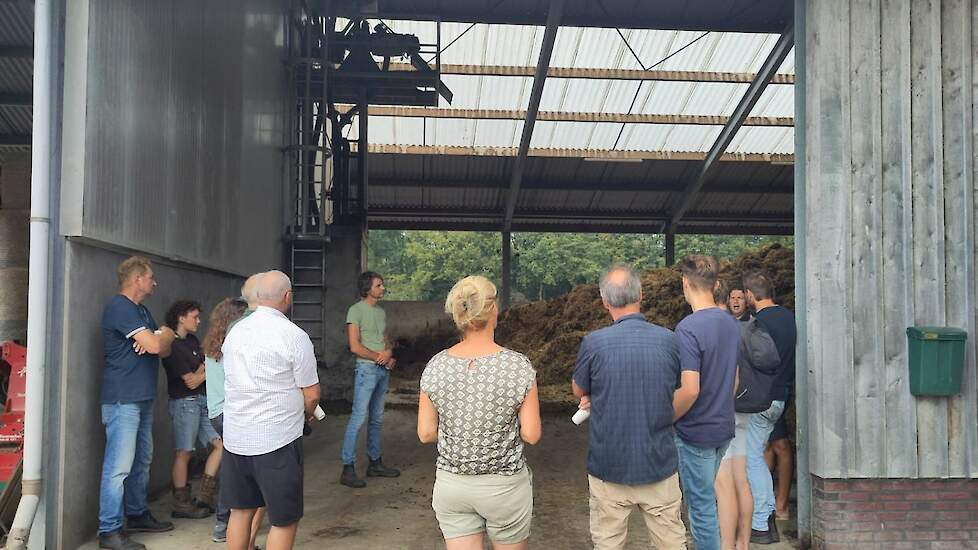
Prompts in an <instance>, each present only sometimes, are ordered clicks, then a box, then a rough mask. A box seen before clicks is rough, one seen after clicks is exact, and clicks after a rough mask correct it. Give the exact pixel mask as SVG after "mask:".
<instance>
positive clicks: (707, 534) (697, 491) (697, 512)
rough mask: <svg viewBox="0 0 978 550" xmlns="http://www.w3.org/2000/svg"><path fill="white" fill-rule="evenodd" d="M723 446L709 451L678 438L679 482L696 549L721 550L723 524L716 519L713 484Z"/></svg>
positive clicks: (725, 446) (725, 448)
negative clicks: (687, 507)
mask: <svg viewBox="0 0 978 550" xmlns="http://www.w3.org/2000/svg"><path fill="white" fill-rule="evenodd" d="M729 444H730V443H729V442H727V443H725V444H724V445H723V446H722V447H717V448H714V449H708V448H703V447H696V446H695V445H690V444H689V443H686V442H685V441H683V440H682V438H681V437H679V436H678V435H677V436H676V450H678V451H679V481H680V482H681V483H682V486H683V498H685V499H686V504H687V505H688V506H689V529H690V531H692V532H693V542H695V543H696V550H720V522H719V520H718V519H717V494H716V490H715V489H714V483H716V479H717V470H719V469H720V461H721V460H723V453H725V452H726V451H727V446H728V445H729Z"/></svg>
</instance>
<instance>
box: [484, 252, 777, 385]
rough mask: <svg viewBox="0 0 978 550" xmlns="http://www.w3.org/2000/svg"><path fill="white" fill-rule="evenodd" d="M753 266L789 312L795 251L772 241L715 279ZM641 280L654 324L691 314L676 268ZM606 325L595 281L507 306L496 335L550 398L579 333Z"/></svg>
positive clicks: (724, 267) (564, 376) (724, 266)
mask: <svg viewBox="0 0 978 550" xmlns="http://www.w3.org/2000/svg"><path fill="white" fill-rule="evenodd" d="M756 269H762V270H764V271H767V272H768V273H770V274H771V277H772V279H773V282H774V287H775V298H776V301H777V302H778V303H779V304H781V305H783V306H785V307H787V308H788V309H791V310H794V307H795V286H794V284H795V281H794V275H795V273H794V251H793V250H792V249H790V248H785V247H783V246H781V245H779V244H773V245H770V246H767V247H765V248H762V249H760V250H757V251H753V252H749V253H747V254H744V255H743V256H741V257H739V258H737V259H736V260H734V261H733V262H722V263H721V270H720V278H721V279H722V280H723V281H725V282H727V283H728V284H738V285H739V283H740V278H741V277H742V276H743V275H744V274H745V273H747V272H749V271H753V270H756ZM641 278H642V311H643V312H644V313H645V317H646V318H647V319H648V320H649V321H651V322H653V323H655V324H657V325H662V326H664V327H668V328H670V329H674V328H675V327H676V325H677V324H678V323H679V321H681V320H682V319H683V317H685V316H686V315H689V313H690V309H689V306H688V305H687V304H686V301H685V300H684V299H683V289H682V281H681V275H680V272H679V269H678V268H676V267H672V268H660V269H653V270H650V271H646V272H644V273H642V274H641ZM610 324H611V317H610V316H609V315H608V312H607V311H605V309H604V308H603V307H602V305H601V297H600V295H599V294H598V285H597V284H589V285H581V286H578V287H575V288H574V289H573V290H571V291H570V292H568V293H567V294H564V295H563V296H559V297H557V298H553V299H551V300H544V301H540V302H532V303H529V304H524V305H519V306H514V307H511V308H509V309H508V310H507V311H506V312H505V313H504V314H503V316H502V318H501V319H500V320H499V326H498V327H497V328H496V339H497V341H498V342H499V343H500V344H502V345H504V346H506V347H508V348H510V349H513V350H516V351H519V352H521V353H524V354H526V355H527V356H528V357H529V358H530V361H532V362H533V366H534V368H536V370H537V382H538V384H539V385H540V386H541V394H542V397H543V398H544V399H547V398H548V397H549V398H550V399H553V398H559V397H561V396H562V395H563V394H565V393H566V394H569V387H570V379H571V376H572V374H573V372H574V362H575V360H576V358H577V348H578V346H580V344H581V339H582V338H584V335H585V334H587V333H588V332H591V331H593V330H596V329H599V328H602V327H606V326H608V325H610ZM552 385H557V386H558V387H556V388H553V389H552V390H551V391H545V390H544V388H543V386H552ZM549 394H553V395H549Z"/></svg>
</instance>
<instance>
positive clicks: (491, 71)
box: [390, 63, 795, 84]
mask: <svg viewBox="0 0 978 550" xmlns="http://www.w3.org/2000/svg"><path fill="white" fill-rule="evenodd" d="M390 70H391V71H392V72H407V73H410V72H417V71H416V70H415V69H414V66H413V65H411V64H410V63H391V65H390ZM535 71H536V67H530V66H513V65H453V64H443V65H442V66H441V74H442V75H460V76H522V77H532V76H533V75H534V74H535ZM547 78H581V79H596V80H635V81H639V80H658V81H665V82H721V83H732V84H750V83H751V82H753V81H754V80H755V79H756V78H757V73H731V72H718V71H655V70H652V71H645V70H642V69H592V68H583V67H582V68H578V67H550V68H549V69H547ZM794 83H795V75H793V74H776V75H774V77H773V78H772V79H771V84H794Z"/></svg>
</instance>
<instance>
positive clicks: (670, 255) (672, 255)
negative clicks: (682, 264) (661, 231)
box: [666, 231, 676, 267]
mask: <svg viewBox="0 0 978 550" xmlns="http://www.w3.org/2000/svg"><path fill="white" fill-rule="evenodd" d="M675 263H676V232H675V231H670V232H668V233H666V267H671V266H672V265H673V264H675Z"/></svg>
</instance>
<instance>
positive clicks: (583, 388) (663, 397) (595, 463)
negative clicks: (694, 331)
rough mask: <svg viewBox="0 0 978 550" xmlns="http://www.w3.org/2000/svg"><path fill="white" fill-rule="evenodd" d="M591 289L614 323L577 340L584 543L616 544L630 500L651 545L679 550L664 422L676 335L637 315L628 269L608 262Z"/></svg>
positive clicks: (671, 456)
mask: <svg viewBox="0 0 978 550" xmlns="http://www.w3.org/2000/svg"><path fill="white" fill-rule="evenodd" d="M599 288H600V292H601V301H602V303H603V304H604V307H605V309H607V310H608V313H610V314H611V317H612V319H614V321H615V322H614V324H613V325H611V326H610V327H607V328H603V329H601V330H597V331H594V332H592V333H590V334H588V335H587V336H585V337H584V340H583V341H582V342H581V348H580V349H579V350H578V352H577V365H576V366H575V367H574V380H573V383H572V388H573V390H574V395H576V396H577V397H579V398H580V399H581V408H585V409H586V408H588V407H590V409H591V419H590V430H591V432H590V447H589V450H588V460H587V471H588V485H589V488H590V501H591V502H590V508H591V540H592V541H593V542H594V548H595V550H610V549H612V548H624V546H625V538H626V536H627V533H628V516H629V515H630V514H631V512H632V509H633V508H634V507H635V506H636V505H638V507H639V509H640V510H641V511H642V514H643V516H644V517H645V524H646V525H647V526H648V528H649V535H650V537H651V539H652V542H653V544H654V545H655V547H656V548H662V549H669V550H674V549H676V548H686V528H685V527H684V526H683V522H682V519H681V518H680V508H681V505H682V492H681V491H680V490H679V479H678V475H677V473H676V470H677V462H678V460H677V456H676V445H675V442H674V440H673V427H672V418H673V409H672V396H673V391H674V390H675V389H676V386H677V383H678V381H679V349H678V345H677V341H676V335H675V334H673V333H672V331H670V330H669V329H665V328H662V327H660V326H656V325H653V324H652V323H649V322H648V321H646V320H645V316H644V315H642V313H641V312H640V311H639V306H640V303H641V301H642V285H641V282H640V281H639V278H638V275H636V274H635V272H634V271H633V270H632V269H631V268H629V267H626V266H614V267H612V268H611V269H609V270H608V271H607V272H605V274H604V275H603V276H602V277H601V282H600V284H599Z"/></svg>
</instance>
